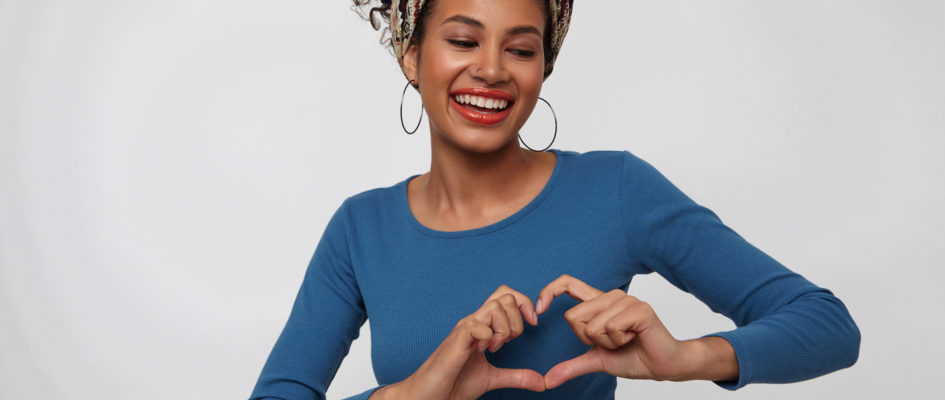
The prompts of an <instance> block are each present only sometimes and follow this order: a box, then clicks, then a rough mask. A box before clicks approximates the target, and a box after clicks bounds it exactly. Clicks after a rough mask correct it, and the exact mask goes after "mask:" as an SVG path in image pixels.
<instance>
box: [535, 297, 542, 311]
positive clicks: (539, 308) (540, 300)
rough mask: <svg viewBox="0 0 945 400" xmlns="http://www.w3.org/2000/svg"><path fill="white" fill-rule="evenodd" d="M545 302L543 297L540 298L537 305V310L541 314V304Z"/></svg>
mask: <svg viewBox="0 0 945 400" xmlns="http://www.w3.org/2000/svg"><path fill="white" fill-rule="evenodd" d="M543 302H544V301H543V300H542V299H538V305H537V306H536V307H535V310H537V311H538V313H539V314H541V305H542V303H543Z"/></svg>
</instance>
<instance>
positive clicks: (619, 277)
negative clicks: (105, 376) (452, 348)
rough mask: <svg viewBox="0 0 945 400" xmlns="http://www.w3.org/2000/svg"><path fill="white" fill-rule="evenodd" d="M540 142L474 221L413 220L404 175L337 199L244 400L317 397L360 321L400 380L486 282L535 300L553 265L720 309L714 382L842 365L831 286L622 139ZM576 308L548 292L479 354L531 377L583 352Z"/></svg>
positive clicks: (852, 335) (847, 322)
mask: <svg viewBox="0 0 945 400" xmlns="http://www.w3.org/2000/svg"><path fill="white" fill-rule="evenodd" d="M552 151H553V152H554V153H555V155H556V163H555V167H554V172H553V173H552V175H551V178H550V179H549V180H548V183H547V184H546V185H545V187H544V189H543V190H542V191H541V193H539V194H538V196H537V197H535V198H534V199H533V200H532V201H531V202H530V203H529V204H528V205H527V206H525V207H524V208H522V209H521V210H519V211H518V212H516V213H515V214H513V215H512V216H510V217H508V218H505V219H503V220H502V221H499V222H496V223H494V224H491V225H488V226H484V227H481V228H476V229H471V230H465V231H457V232H445V231H437V230H433V229H430V228H427V227H425V226H423V225H421V224H420V223H419V222H418V221H417V220H416V219H415V218H414V216H413V214H412V213H411V211H410V208H409V205H408V202H407V191H406V187H407V182H408V181H409V180H410V179H412V178H414V177H415V176H416V175H414V176H411V177H410V178H408V179H406V180H404V181H402V182H400V183H397V184H396V185H393V186H390V187H386V188H378V189H373V190H368V191H365V192H363V193H360V194H357V195H355V196H352V197H349V198H348V199H347V200H345V201H344V203H342V205H341V207H340V208H339V209H338V210H337V211H336V212H335V214H334V216H333V217H332V218H331V220H330V221H329V223H328V226H327V228H326V229H325V232H324V234H323V236H322V238H321V241H320V242H319V243H318V245H317V247H316V249H315V253H314V256H313V257H312V260H311V263H310V264H309V266H308V269H307V271H306V272H305V278H304V280H303V282H302V286H301V288H300V289H299V293H298V297H297V298H296V300H295V304H294V306H293V308H292V313H291V315H290V316H289V320H288V322H287V323H286V325H285V328H284V329H283V331H282V334H281V335H280V336H279V339H278V341H277V342H276V344H275V347H274V348H273V349H272V353H271V354H270V355H269V359H268V360H267V361H266V364H265V366H264V367H263V370H262V373H261V374H260V376H259V381H258V382H257V383H256V387H255V389H254V390H253V393H252V396H251V398H252V399H269V398H275V399H316V398H317V399H323V398H324V397H325V395H324V393H325V391H326V389H327V387H328V385H329V383H331V381H332V379H333V378H334V376H335V372H336V371H337V369H338V367H339V365H340V364H341V361H342V359H343V358H344V357H345V355H346V354H347V353H348V348H349V346H350V344H351V341H352V340H354V339H355V338H357V337H358V332H359V328H360V327H361V325H362V324H364V322H365V321H366V320H367V319H370V320H371V324H370V327H371V329H370V330H371V344H372V346H371V359H372V363H373V366H374V375H375V377H376V378H377V381H378V383H380V384H381V385H384V384H390V383H395V382H399V381H401V380H403V379H404V378H406V377H408V376H409V375H410V374H412V373H413V372H414V371H416V369H417V368H418V367H419V366H420V364H422V363H423V362H424V360H426V358H427V357H428V356H429V355H430V354H431V353H433V351H434V350H435V349H436V348H437V346H439V344H440V343H441V342H442V341H443V339H444V338H446V336H447V334H449V332H450V331H451V330H452V329H453V327H454V326H455V324H456V322H458V321H459V320H460V319H462V318H464V317H466V316H468V315H469V314H472V313H473V312H474V311H476V310H477V309H478V308H479V307H480V306H481V305H482V303H483V302H485V300H486V298H487V297H488V296H489V295H490V294H492V292H494V291H495V290H496V288H498V287H499V286H500V285H503V284H504V285H507V286H509V287H511V288H513V289H515V290H517V291H519V292H521V293H523V294H525V295H526V296H530V297H531V298H532V300H533V301H536V300H537V297H538V292H539V291H540V290H541V289H542V288H543V287H544V286H545V285H546V284H548V283H549V282H551V281H552V280H554V279H555V278H557V277H559V276H560V275H562V274H569V275H571V276H574V277H575V278H578V279H580V280H582V281H584V282H586V283H588V284H589V285H591V286H593V287H596V288H597V289H600V290H602V291H605V292H606V291H608V290H611V289H614V288H621V289H623V290H626V289H627V287H628V285H629V284H630V280H631V278H633V276H634V275H637V274H648V273H650V272H654V271H655V272H657V273H659V274H660V275H661V276H663V277H664V278H665V279H666V280H668V281H669V282H670V283H672V284H673V285H675V286H676V287H678V288H679V289H681V290H684V291H686V292H689V293H692V294H693V295H694V296H696V297H697V298H698V299H699V300H701V301H702V302H704V303H705V304H706V305H708V306H709V308H711V309H712V310H713V311H715V312H718V313H721V314H723V315H725V316H727V317H728V318H730V319H731V320H732V321H733V322H734V323H735V324H736V325H737V326H738V328H737V329H734V330H731V331H727V332H719V333H714V334H712V335H714V336H720V337H722V338H724V339H726V340H728V341H729V342H730V343H731V344H732V346H733V348H734V349H735V354H736V356H737V358H738V367H739V373H740V376H739V378H738V380H737V381H731V382H716V383H718V384H719V385H720V386H722V387H724V388H727V389H731V390H734V389H737V388H740V387H742V386H744V385H746V384H748V383H753V382H777V383H783V382H796V381H801V380H805V379H810V378H813V377H816V376H819V375H823V374H826V373H828V372H831V371H835V370H837V369H841V368H846V367H849V366H851V365H853V363H855V362H856V359H857V356H858V354H859V345H860V332H859V330H858V328H857V326H856V324H855V323H854V322H853V319H852V318H851V317H850V314H849V313H848V311H847V309H846V307H845V306H844V305H843V303H842V302H841V301H840V300H839V299H838V298H836V297H835V296H834V295H833V294H832V293H831V292H830V291H829V290H827V289H824V288H820V287H818V286H816V285H814V284H812V283H811V282H809V281H808V280H806V279H804V278H803V277H802V276H800V275H798V274H796V273H794V272H791V271H790V270H788V269H787V268H785V267H784V265H782V264H781V263H779V262H778V261H776V260H775V259H773V258H771V257H770V256H768V255H767V254H765V253H764V252H762V251H761V250H759V249H758V248H756V247H755V246H753V245H752V244H751V243H749V242H747V241H746V240H745V239H743V238H742V237H741V236H739V235H738V234H737V233H735V231H733V230H732V229H731V228H729V227H728V226H726V225H725V224H723V223H722V221H721V220H720V219H719V217H718V216H717V215H716V214H715V213H714V212H712V211H711V210H709V209H708V208H706V207H703V206H701V205H699V204H697V203H695V202H694V201H693V200H691V199H690V198H689V197H688V196H686V195H685V194H684V193H683V192H682V191H680V190H679V189H678V188H677V187H676V186H674V185H673V184H672V183H671V182H670V181H669V180H668V179H666V177H664V176H663V175H662V174H661V173H660V172H659V171H657V170H656V169H655V168H653V166H651V165H650V164H649V163H647V162H646V161H644V160H642V159H640V158H638V157H637V156H635V155H633V154H632V153H630V152H626V151H623V152H620V151H593V152H587V153H576V152H572V151H562V150H552ZM643 300H644V301H645V300H646V299H643ZM576 304H577V302H576V301H575V300H572V299H571V298H569V297H567V296H562V297H559V298H558V299H556V300H555V301H554V302H553V303H552V304H551V307H550V308H549V309H548V310H547V311H546V312H545V313H544V314H542V316H541V318H540V320H539V323H538V326H537V327H536V326H531V325H528V324H525V331H524V333H523V334H522V335H521V336H519V337H518V338H516V339H514V340H512V341H511V342H508V343H506V344H505V345H504V346H502V348H501V349H500V350H499V351H498V352H497V353H495V354H493V353H490V352H488V351H487V352H486V358H487V359H488V360H489V361H491V362H492V364H494V365H496V366H498V367H506V368H530V369H533V370H535V371H537V372H538V373H541V374H544V373H545V372H547V371H548V370H549V369H551V367H552V366H553V365H555V364H557V363H559V362H561V361H564V360H566V359H569V358H572V357H576V356H578V355H580V354H582V353H584V352H586V351H587V350H588V349H589V346H587V345H585V344H583V343H581V341H580V340H579V339H578V338H577V336H575V335H574V333H573V332H572V331H571V328H570V326H569V325H568V324H567V322H566V321H565V319H564V317H563V314H564V312H565V311H566V310H568V309H569V308H571V307H573V306H575V305H576ZM659 312H660V310H657V313H659ZM663 312H669V311H665V310H664V311H663ZM616 386H617V382H616V378H615V377H614V376H611V375H608V374H605V373H595V374H590V375H584V376H581V377H579V378H576V379H573V380H571V381H568V382H567V383H565V384H563V385H562V386H560V387H557V388H555V389H551V390H548V391H545V392H543V393H536V392H530V391H527V390H522V389H500V390H496V391H492V392H488V393H486V395H485V396H483V397H482V398H483V399H539V398H540V399H576V398H588V399H613V397H614V390H615V389H616ZM376 389H377V387H374V388H370V389H369V390H367V391H365V392H364V393H362V394H360V395H358V396H355V397H352V398H354V399H366V398H367V397H368V396H370V394H371V393H372V392H373V391H374V390H376Z"/></svg>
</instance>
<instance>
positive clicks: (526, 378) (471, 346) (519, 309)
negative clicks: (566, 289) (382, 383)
mask: <svg viewBox="0 0 945 400" xmlns="http://www.w3.org/2000/svg"><path fill="white" fill-rule="evenodd" d="M523 316H524V318H525V320H527V321H528V323H529V324H531V325H533V326H534V325H538V314H537V313H536V312H535V307H534V305H532V301H531V300H530V299H529V298H528V297H526V296H525V295H523V294H521V293H519V292H517V291H515V290H513V289H512V288H509V287H508V286H505V285H503V286H500V287H499V288H498V289H497V290H496V291H495V292H494V293H493V294H492V295H491V296H489V299H488V300H486V302H485V303H484V304H483V305H482V306H481V307H480V308H479V309H478V310H476V312H474V313H472V314H471V315H469V316H467V317H466V318H463V319H462V320H460V321H459V322H458V323H457V324H456V326H455V327H454V328H453V331H452V332H450V334H449V335H448V336H447V337H446V339H444V340H443V342H442V343H440V346H439V347H437V349H436V350H435V351H434V352H433V354H431V355H430V357H429V358H427V360H426V361H425V362H424V363H423V364H422V365H420V368H418V369H417V371H416V372H414V373H413V374H412V375H410V377H408V378H407V379H405V380H403V381H401V382H398V383H396V384H394V385H390V386H386V387H384V388H381V389H379V390H378V391H376V392H375V393H374V394H372V396H371V398H372V399H373V398H375V396H374V395H377V398H388V397H390V398H409V399H460V400H463V399H476V398H478V397H480V396H482V395H483V394H485V393H486V392H488V391H491V390H495V389H501V388H520V389H528V390H532V391H536V392H541V391H544V390H545V383H544V378H543V377H542V376H541V374H539V373H538V372H535V371H532V370H529V369H506V368H497V367H495V366H493V365H492V364H490V363H489V361H487V360H486V356H485V353H484V351H485V350H486V349H489V350H490V351H492V352H495V351H498V350H499V348H500V347H502V345H503V344H504V343H506V342H508V341H510V340H512V339H515V338H516V337H518V336H519V335H521V334H522V331H524V328H525V326H524V324H523V321H522V317H523ZM385 389H386V390H385Z"/></svg>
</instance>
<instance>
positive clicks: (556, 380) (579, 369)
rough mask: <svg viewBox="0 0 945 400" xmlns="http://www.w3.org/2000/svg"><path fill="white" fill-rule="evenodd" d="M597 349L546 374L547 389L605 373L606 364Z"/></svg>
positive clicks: (555, 367) (561, 364)
mask: <svg viewBox="0 0 945 400" xmlns="http://www.w3.org/2000/svg"><path fill="white" fill-rule="evenodd" d="M598 354H599V353H598V351H597V348H596V347H595V348H592V349H591V350H590V351H588V352H587V353H584V354H581V355H579V356H577V357H575V358H572V359H570V360H567V361H563V362H561V363H558V364H557V365H555V366H554V367H551V369H550V370H548V372H546V373H545V388H547V389H554V388H556V387H558V386H560V385H561V384H562V383H565V382H567V381H569V380H571V379H574V378H577V377H579V376H581V375H586V374H590V373H592V372H604V364H603V363H602V362H601V359H600V357H599V356H598Z"/></svg>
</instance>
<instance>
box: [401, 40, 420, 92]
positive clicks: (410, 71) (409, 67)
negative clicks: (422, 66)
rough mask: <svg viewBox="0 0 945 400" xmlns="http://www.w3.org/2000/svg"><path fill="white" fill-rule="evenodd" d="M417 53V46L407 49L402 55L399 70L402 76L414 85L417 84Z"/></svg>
mask: <svg viewBox="0 0 945 400" xmlns="http://www.w3.org/2000/svg"><path fill="white" fill-rule="evenodd" d="M417 51H418V49H417V46H410V47H408V48H407V52H406V53H405V54H404V58H403V59H402V60H401V61H400V69H401V70H402V71H403V72H404V76H405V77H407V80H409V81H412V82H413V83H414V85H416V84H418V82H417V61H418V60H417Z"/></svg>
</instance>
